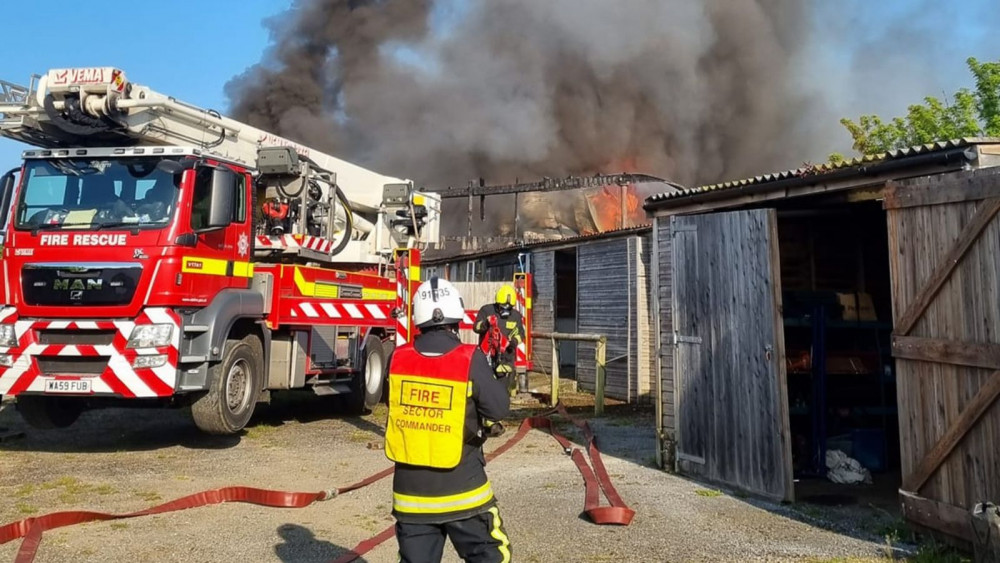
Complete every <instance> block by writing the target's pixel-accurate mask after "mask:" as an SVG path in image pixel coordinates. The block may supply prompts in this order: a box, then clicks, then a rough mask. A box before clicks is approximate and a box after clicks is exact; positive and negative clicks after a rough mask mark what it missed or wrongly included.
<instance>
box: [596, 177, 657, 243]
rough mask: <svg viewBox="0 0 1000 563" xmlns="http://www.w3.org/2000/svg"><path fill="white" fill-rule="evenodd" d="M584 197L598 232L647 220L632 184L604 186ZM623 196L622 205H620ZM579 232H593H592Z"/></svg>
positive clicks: (633, 225)
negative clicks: (623, 217) (623, 214)
mask: <svg viewBox="0 0 1000 563" xmlns="http://www.w3.org/2000/svg"><path fill="white" fill-rule="evenodd" d="M586 197H587V206H588V207H589V208H590V215H591V217H592V218H593V221H594V227H595V228H596V232H598V233H603V232H606V231H613V230H615V229H623V228H624V229H627V228H630V227H636V226H638V225H642V224H645V223H647V222H648V220H647V219H646V212H645V211H643V209H642V201H641V200H640V199H639V194H638V191H637V190H636V188H635V186H634V185H633V184H628V185H627V186H624V187H622V186H604V187H602V188H600V189H598V190H597V191H596V192H595V193H593V194H590V195H588V196H586ZM623 197H624V198H625V201H624V205H622V198H623ZM623 208H624V209H623ZM622 211H624V213H625V220H624V221H622ZM581 234H594V232H589V233H581Z"/></svg>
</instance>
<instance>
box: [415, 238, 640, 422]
mask: <svg viewBox="0 0 1000 563" xmlns="http://www.w3.org/2000/svg"><path fill="white" fill-rule="evenodd" d="M651 235H652V229H651V227H649V226H644V227H638V228H632V229H625V230H620V231H611V232H605V233H600V234H597V235H588V236H580V237H573V238H566V239H562V240H556V241H545V242H538V243H532V244H526V245H523V246H520V247H516V248H510V249H499V250H494V251H486V252H478V253H465V254H457V255H452V256H436V257H432V258H428V259H426V260H425V261H424V266H423V269H424V274H425V275H434V274H436V275H441V276H443V277H448V276H454V275H457V276H459V277H458V278H457V279H458V280H459V281H484V282H485V281H499V280H504V279H509V275H510V274H512V273H513V270H511V272H510V274H509V273H508V272H507V269H508V268H514V267H519V265H520V266H521V267H525V268H526V269H527V270H528V271H530V272H531V273H532V277H533V281H534V287H533V288H532V295H533V296H534V298H533V301H534V303H533V307H532V314H533V319H532V320H533V323H534V324H533V330H534V331H535V332H556V331H558V332H569V333H572V332H582V333H600V334H604V335H606V336H607V338H608V344H607V351H606V354H607V361H608V364H607V372H606V384H607V387H606V391H605V394H606V396H608V397H611V398H614V399H619V400H624V401H628V402H637V401H638V402H642V401H652V387H653V382H654V378H653V377H652V375H653V363H654V358H653V356H654V341H653V331H652V307H653V300H652V299H651V293H650V292H651V284H650V282H649V277H648V272H649V266H650V261H651V254H650V252H651V248H652V237H651ZM463 276H464V277H463ZM450 279H453V280H454V279H456V278H454V277H451V278H450ZM532 350H533V358H532V360H533V362H534V365H535V369H536V370H537V371H540V372H544V373H550V372H551V369H552V345H551V342H549V341H539V340H537V339H536V340H535V341H534V342H533V346H532ZM560 368H561V373H562V374H563V376H564V377H565V376H571V377H573V378H575V380H576V382H577V384H578V386H579V388H580V389H583V390H588V391H592V390H593V389H594V384H595V380H596V373H595V368H594V349H593V347H592V346H591V345H588V344H582V343H581V344H575V343H572V342H564V343H562V344H560Z"/></svg>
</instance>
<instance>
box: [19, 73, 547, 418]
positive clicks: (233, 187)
mask: <svg viewBox="0 0 1000 563" xmlns="http://www.w3.org/2000/svg"><path fill="white" fill-rule="evenodd" d="M2 86H4V88H3V90H2V93H3V97H0V116H2V118H0V135H2V136H4V137H8V138H12V139H16V140H20V141H23V142H25V143H28V144H30V145H33V146H35V147H38V148H37V149H32V150H27V151H25V152H24V164H23V166H22V167H21V168H20V170H19V174H18V175H17V177H18V181H17V182H16V183H15V182H14V178H15V174H14V173H13V172H14V171H12V173H8V174H7V175H6V176H4V177H3V179H2V180H0V188H2V190H0V225H6V226H7V229H6V235H5V241H4V243H5V244H4V248H3V259H2V261H0V264H2V273H0V285H2V286H3V287H2V290H0V297H2V299H3V301H2V306H0V395H6V396H13V397H16V406H17V409H18V411H19V412H20V413H21V415H22V416H23V418H24V419H25V420H27V421H28V422H29V423H30V424H32V425H34V426H37V427H48V428H53V427H65V426H68V425H70V424H72V423H73V422H74V421H75V420H76V419H77V418H78V417H79V415H80V413H81V412H82V411H83V410H85V409H88V408H100V407H103V406H113V405H120V404H122V402H128V404H131V405H134V406H138V405H149V406H163V405H169V406H184V405H190V406H191V412H192V414H193V418H194V421H195V423H196V424H197V425H198V427H199V428H201V429H202V430H204V431H206V432H211V433H222V434H228V433H235V432H238V431H239V430H240V429H241V428H243V426H244V425H246V423H247V421H248V420H249V419H250V417H251V415H252V414H253V411H254V408H255V405H256V403H258V402H259V401H266V400H268V399H269V396H270V393H271V392H272V391H276V390H284V389H303V388H308V389H312V390H313V391H314V392H315V393H316V394H319V395H335V394H339V395H343V396H344V397H346V398H347V399H348V401H347V402H348V404H349V405H350V406H351V408H352V409H353V410H355V411H359V412H360V411H363V410H364V409H366V408H371V407H372V406H374V405H375V404H376V403H377V402H378V401H379V400H380V399H381V396H382V389H383V384H384V380H385V370H386V367H387V357H388V355H389V353H390V352H391V350H392V348H393V347H394V346H395V345H397V344H399V343H401V342H406V341H407V339H408V338H409V336H410V334H411V330H410V329H411V327H410V326H408V323H409V318H410V316H409V308H410V300H409V296H410V295H411V293H412V291H413V289H414V288H415V284H416V283H417V282H418V281H419V279H420V275H419V272H420V259H419V249H420V248H426V247H427V246H428V245H431V244H434V243H436V242H437V239H438V236H439V235H438V232H439V229H438V227H439V222H440V214H439V212H440V198H439V196H436V195H434V194H430V193H421V192H419V191H417V190H415V189H414V187H413V184H412V183H411V182H409V181H405V180H402V179H398V178H393V177H388V176H383V175H381V174H377V173H375V172H372V171H370V170H366V169H364V168H361V167H359V166H356V165H354V164H351V163H349V162H345V161H343V160H340V159H337V158H335V157H333V156H330V155H327V154H323V153H320V152H318V151H316V150H314V149H311V148H309V147H305V146H302V145H298V144H295V143H292V142H291V141H288V140H286V139H283V138H280V137H278V136H276V135H273V134H270V133H268V132H265V131H262V130H260V129H256V128H254V127H251V126H249V125H247V124H244V123H240V122H238V121H235V120H232V119H229V118H226V117H223V116H221V115H220V114H219V113H217V112H215V111H212V110H206V109H201V108H198V107H195V106H193V105H190V104H187V103H184V102H181V101H178V100H175V99H174V98H171V97H168V96H165V95H163V94H160V93H157V92H155V91H153V90H152V89H150V88H148V87H146V86H142V85H139V84H134V83H131V82H129V81H128V80H127V79H126V77H125V74H124V73H123V72H122V71H120V70H118V69H115V68H103V67H102V68H81V69H55V70H50V71H49V72H48V73H46V74H45V75H44V76H42V77H33V79H32V81H31V83H30V85H29V86H28V87H26V88H23V87H17V86H14V85H11V84H9V83H3V84H2ZM515 284H516V285H517V286H518V287H519V288H520V298H521V299H520V301H521V303H522V306H523V308H524V309H525V312H526V313H527V310H528V309H529V308H530V295H529V294H528V289H529V288H530V282H529V281H528V278H527V276H525V275H522V276H520V277H518V278H517V279H516V280H515ZM519 356H520V357H521V358H522V365H523V363H524V362H526V360H527V351H526V350H523V349H522V351H521V354H519Z"/></svg>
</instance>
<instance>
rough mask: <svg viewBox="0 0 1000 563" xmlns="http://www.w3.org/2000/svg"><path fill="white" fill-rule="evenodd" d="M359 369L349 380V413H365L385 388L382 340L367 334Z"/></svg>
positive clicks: (380, 397) (379, 397) (377, 401)
mask: <svg viewBox="0 0 1000 563" xmlns="http://www.w3.org/2000/svg"><path fill="white" fill-rule="evenodd" d="M361 352H362V358H363V360H362V361H361V366H360V369H359V370H358V373H356V374H355V375H354V378H353V379H352V380H351V393H350V395H349V396H348V399H347V401H348V406H347V409H348V411H350V412H351V414H365V413H366V412H367V411H369V410H371V409H372V408H373V407H374V406H375V405H377V404H378V403H379V401H381V400H382V392H383V390H384V389H385V377H386V373H387V368H388V365H387V362H386V354H385V347H384V346H383V345H382V340H381V339H380V338H379V337H377V336H374V335H371V334H369V335H368V336H367V337H366V338H365V344H364V348H362V350H361Z"/></svg>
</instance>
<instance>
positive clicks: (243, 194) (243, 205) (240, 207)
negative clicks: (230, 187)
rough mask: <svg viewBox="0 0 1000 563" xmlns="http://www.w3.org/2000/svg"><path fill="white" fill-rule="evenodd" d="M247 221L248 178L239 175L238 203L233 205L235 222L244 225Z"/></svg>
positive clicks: (237, 183) (237, 181)
mask: <svg viewBox="0 0 1000 563" xmlns="http://www.w3.org/2000/svg"><path fill="white" fill-rule="evenodd" d="M246 220H247V177H246V174H239V175H238V176H237V180H236V201H235V202H234V204H233V222H234V223H242V222H244V221H246Z"/></svg>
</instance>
